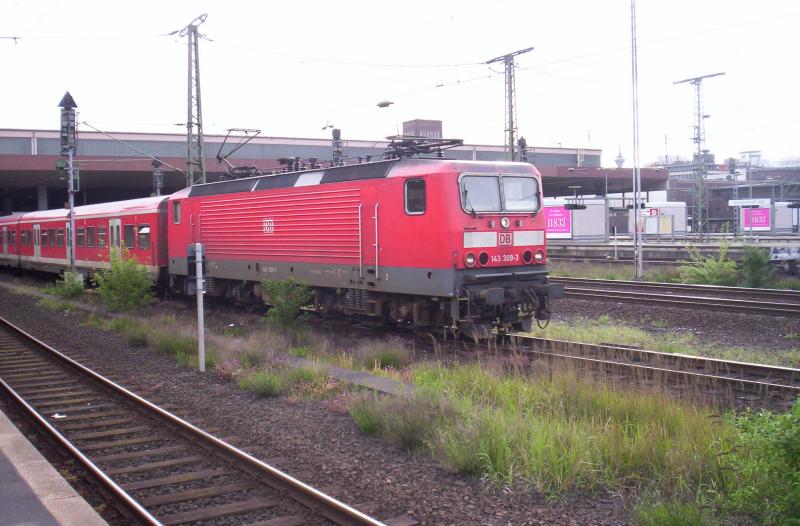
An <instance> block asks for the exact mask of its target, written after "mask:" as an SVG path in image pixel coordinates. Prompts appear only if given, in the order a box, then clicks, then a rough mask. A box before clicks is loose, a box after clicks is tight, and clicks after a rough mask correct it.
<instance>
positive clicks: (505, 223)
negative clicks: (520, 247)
mask: <svg viewBox="0 0 800 526" xmlns="http://www.w3.org/2000/svg"><path fill="white" fill-rule="evenodd" d="M510 224H511V221H509V220H508V218H507V217H503V218H501V219H500V226H502V227H503V228H508V226H509V225H510Z"/></svg>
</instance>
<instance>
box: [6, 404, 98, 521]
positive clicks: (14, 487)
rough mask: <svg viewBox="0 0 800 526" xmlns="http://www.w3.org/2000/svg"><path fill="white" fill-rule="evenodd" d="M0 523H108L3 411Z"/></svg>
mask: <svg viewBox="0 0 800 526" xmlns="http://www.w3.org/2000/svg"><path fill="white" fill-rule="evenodd" d="M0 525H2V526H75V525H80V526H107V523H106V521H104V520H103V519H102V518H101V517H100V516H99V515H98V514H97V512H95V511H94V509H92V507H91V506H90V505H89V504H88V503H87V502H86V501H85V500H83V498H82V497H81V496H80V495H78V494H77V493H76V492H75V490H74V489H73V488H72V486H70V485H69V484H68V483H67V481H66V480H64V478H63V477H62V476H61V475H60V474H59V473H58V471H56V470H55V468H53V466H51V465H50V464H49V463H48V462H47V460H45V458H44V457H43V456H42V455H41V454H40V453H39V452H38V451H37V450H36V448H35V447H33V445H32V444H31V443H30V442H28V440H27V439H26V438H25V436H24V435H22V433H20V431H19V430H18V429H17V428H16V426H15V425H14V424H13V423H12V422H11V421H10V420H9V419H8V417H7V416H6V415H5V414H3V413H2V412H0Z"/></svg>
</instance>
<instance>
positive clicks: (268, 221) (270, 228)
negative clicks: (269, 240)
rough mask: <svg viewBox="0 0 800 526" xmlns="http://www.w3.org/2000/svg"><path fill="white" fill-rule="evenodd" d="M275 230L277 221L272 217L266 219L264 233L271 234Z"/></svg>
mask: <svg viewBox="0 0 800 526" xmlns="http://www.w3.org/2000/svg"><path fill="white" fill-rule="evenodd" d="M274 230H275V223H274V222H273V221H272V219H265V220H264V233H265V234H271V233H272V232H273V231H274Z"/></svg>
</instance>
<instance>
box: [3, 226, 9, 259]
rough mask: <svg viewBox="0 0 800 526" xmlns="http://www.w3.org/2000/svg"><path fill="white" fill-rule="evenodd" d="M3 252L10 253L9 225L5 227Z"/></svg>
mask: <svg viewBox="0 0 800 526" xmlns="http://www.w3.org/2000/svg"><path fill="white" fill-rule="evenodd" d="M3 254H8V227H6V226H4V227H3Z"/></svg>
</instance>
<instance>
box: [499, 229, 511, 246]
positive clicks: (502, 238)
mask: <svg viewBox="0 0 800 526" xmlns="http://www.w3.org/2000/svg"><path fill="white" fill-rule="evenodd" d="M497 244H498V245H500V246H501V247H502V246H511V245H513V244H514V234H512V233H511V232H500V233H499V234H498V235H497Z"/></svg>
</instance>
